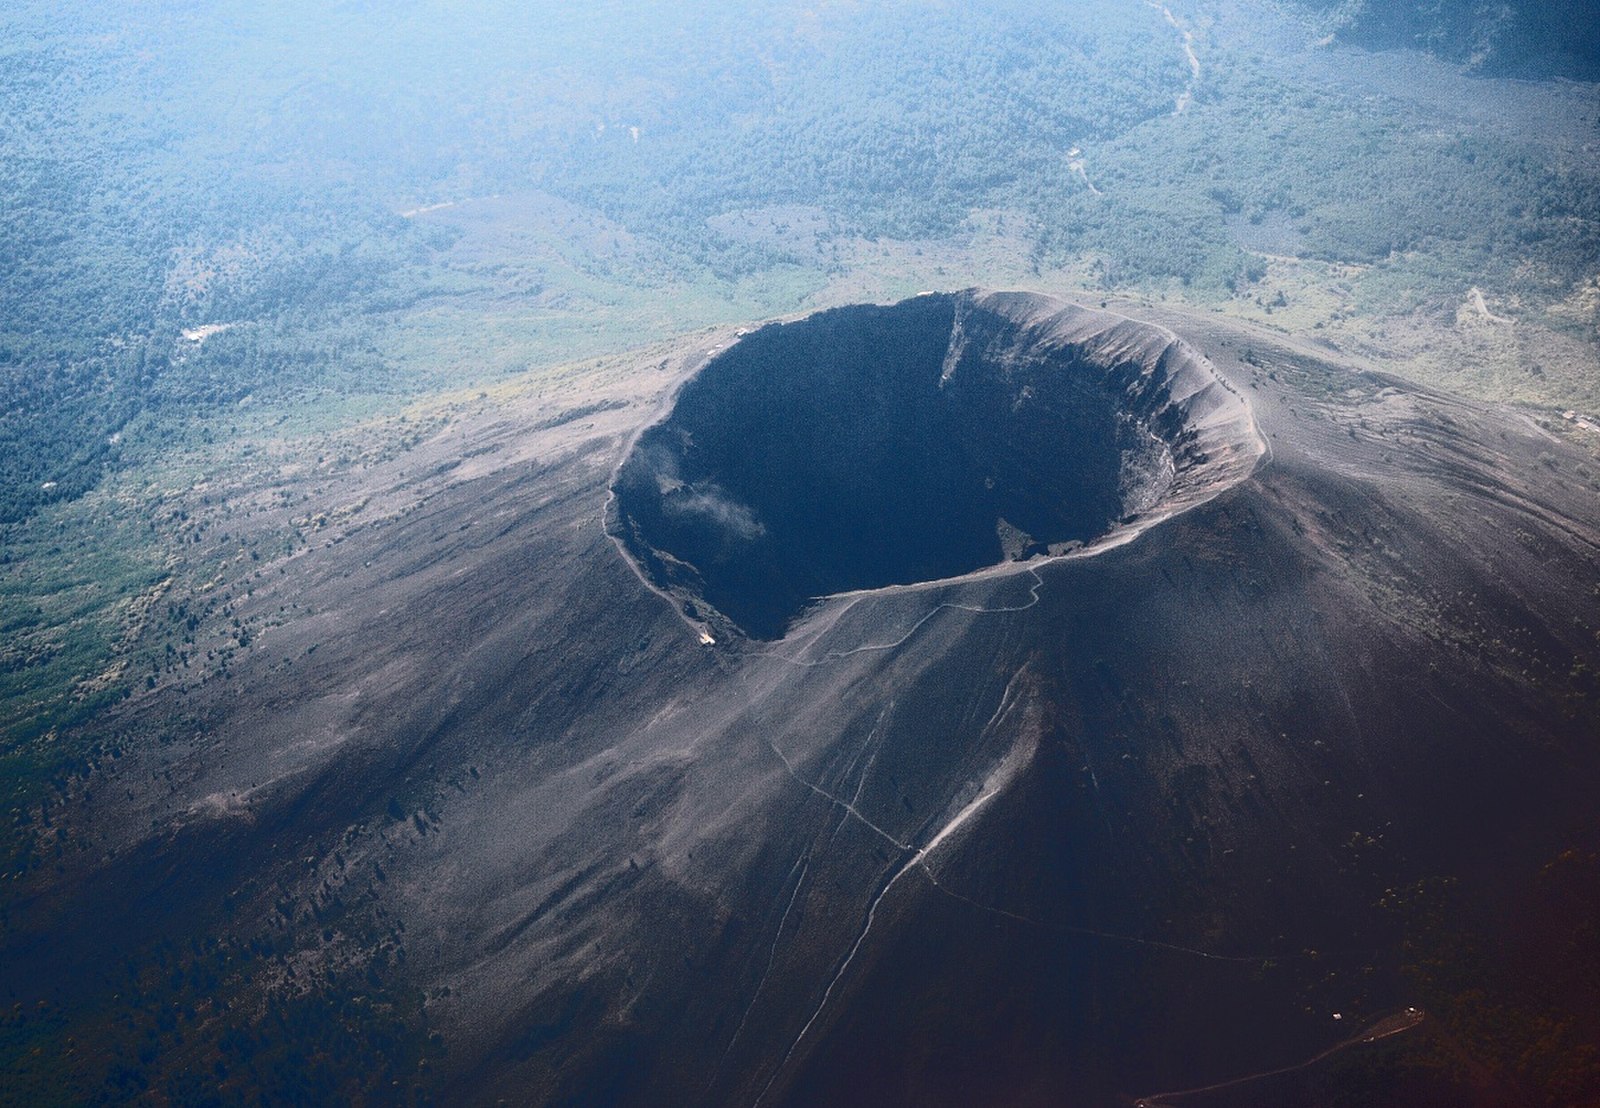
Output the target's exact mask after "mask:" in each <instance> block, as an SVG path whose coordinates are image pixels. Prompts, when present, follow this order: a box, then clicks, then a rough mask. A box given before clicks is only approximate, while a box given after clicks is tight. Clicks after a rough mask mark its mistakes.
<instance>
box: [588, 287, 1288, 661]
mask: <svg viewBox="0 0 1600 1108" xmlns="http://www.w3.org/2000/svg"><path fill="white" fill-rule="evenodd" d="M1263 449H1264V447H1263V444H1262V440H1261V438H1260V436H1259V435H1258V433H1257V431H1256V428H1255V424H1254V421H1253V420H1252V418H1251V413H1250V408H1249V405H1248V403H1247V402H1246V401H1245V400H1244V398H1243V397H1242V396H1241V395H1240V394H1239V392H1238V391H1237V390H1236V389H1235V388H1234V387H1233V386H1232V385H1231V384H1229V383H1228V382H1227V381H1225V380H1224V379H1223V378H1222V377H1220V376H1219V375H1218V374H1217V372H1216V371H1215V369H1214V368H1213V367H1212V366H1211V364H1210V363H1209V362H1208V361H1206V359H1205V358H1203V357H1202V356H1201V355H1200V354H1199V353H1198V352H1196V351H1195V350H1193V349H1192V348H1190V347H1189V346H1188V345H1187V344H1185V343H1184V342H1183V341H1181V340H1180V339H1179V338H1178V337H1177V336H1176V335H1174V334H1172V333H1171V332H1170V331H1167V330H1165V329H1163V328H1160V327H1156V326H1153V325H1149V324H1144V323H1139V322H1136V321H1133V320H1129V319H1127V318H1124V317H1122V316H1119V315H1115V314H1113V313H1110V312H1105V311H1096V310H1093V309H1089V308H1084V307H1081V306H1078V305H1075V304H1069V303H1066V302H1064V301H1060V300H1056V299H1052V298H1049V297H1045V296H1039V295H1034V294H1027V293H999V292H980V291H967V292H960V293H943V294H925V295H922V296H917V297H914V298H912V299H910V300H906V301H902V302H901V303H898V304H894V305H890V306H881V305H856V306H851V307H844V308H836V309H833V310H830V311H825V312H821V313H819V314H816V315H813V316H810V317H808V318H805V319H802V320H799V321H797V322H792V323H775V324H771V325H768V326H766V327H763V328H761V329H759V330H757V331H755V332H753V333H751V334H748V335H746V336H744V337H742V338H740V339H739V340H738V341H737V342H736V343H734V344H733V345H732V346H731V347H729V348H728V349H727V350H725V351H723V352H722V353H720V354H718V355H716V356H715V357H713V358H712V359H711V360H709V361H708V362H706V363H705V364H704V365H703V366H702V367H701V368H700V370H699V371H698V372H697V373H696V374H695V375H694V376H693V377H691V378H690V379H689V380H688V381H686V382H685V384H684V385H683V387H682V388H681V390H680V391H679V392H678V395H677V397H676V400H675V402H674V403H673V406H672V408H671V410H670V411H669V412H668V413H667V415H666V417H665V418H664V419H662V420H661V421H660V422H659V423H656V424H654V425H652V426H650V427H648V428H646V429H645V430H644V431H643V432H642V433H641V434H640V435H639V437H638V438H637V440H636V441H635V443H634V445H633V447H632V449H631V450H630V451H629V453H628V455H627V457H626V458H625V459H624V460H623V463H622V464H621V466H619V467H618V470H617V475H616V479H615V482H614V484H613V492H614V494H615V495H614V500H613V513H612V516H611V519H610V521H609V524H610V527H611V529H612V533H613V534H614V535H615V536H616V537H617V538H618V539H619V540H620V542H621V544H622V545H623V547H624V548H625V549H626V550H627V552H628V553H629V554H630V555H631V556H632V558H633V559H634V560H635V561H636V563H637V564H638V566H639V567H640V569H641V571H642V572H643V573H644V574H645V575H646V577H648V578H649V579H650V580H651V581H653V582H654V583H655V585H656V586H657V587H658V588H660V589H661V590H662V591H663V592H665V593H667V594H668V595H669V596H672V597H673V598H674V599H675V600H677V601H678V602H680V603H681V604H683V606H684V608H685V611H686V612H688V613H689V614H691V615H693V616H695V617H697V618H699V619H702V620H705V621H707V622H711V623H714V624H717V625H719V626H722V627H724V629H725V630H727V629H736V630H737V631H738V632H740V633H742V634H744V635H745V636H748V637H751V638H758V639H774V638H779V637H781V636H782V635H783V634H784V632H785V630H786V629H787V628H788V626H789V625H790V623H791V622H792V621H793V620H794V619H795V618H796V616H797V615H799V613H800V612H801V611H802V610H804V609H805V608H806V607H807V605H809V604H810V603H812V602H813V601H814V600H816V599H818V598H821V597H826V596H830V595H834V594H837V593H844V592H855V591H859V590H867V589H877V588H884V587H887V586H891V585H909V584H916V583H919V582H925V581H940V580H945V579H949V578H955V577H961V576H964V575H967V574H971V573H975V572H979V571H988V572H996V571H997V569H996V567H1000V568H999V570H998V571H1003V570H1004V568H1006V567H1018V566H1024V565H1029V564H1036V563H1037V561H1038V560H1040V559H1045V558H1051V557H1062V556H1069V555H1074V554H1081V553H1083V552H1086V551H1091V550H1093V549H1095V548H1097V547H1100V546H1103V545H1106V544H1108V543H1115V542H1119V541H1123V540H1125V539H1127V538H1128V537H1131V536H1132V535H1133V534H1136V533H1137V532H1138V531H1139V530H1140V529H1142V528H1143V527H1146V526H1148V525H1150V524H1152V523H1154V522H1157V521H1159V520H1160V519H1163V518H1166V517H1168V516H1170V515H1172V514H1174V513H1175V512H1178V511H1182V510H1183V509H1185V508H1188V507H1192V506H1193V505H1195V504H1198V503H1200V502H1202V501H1203V500H1206V499H1209V498H1210V497H1211V496H1214V495H1215V494H1216V493H1217V492H1219V491H1221V490H1222V489H1223V488H1226V487H1228V486H1230V485H1232V484H1235V483H1237V482H1238V481H1240V480H1242V479H1243V478H1244V477H1245V476H1247V475H1248V474H1249V473H1250V472H1251V470H1252V469H1253V468H1254V466H1255V464H1256V462H1257V460H1258V459H1259V458H1260V457H1261V455H1262V452H1263ZM729 625H731V628H730V626H729Z"/></svg>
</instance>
